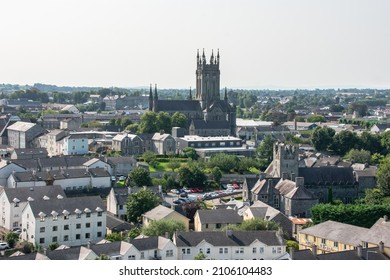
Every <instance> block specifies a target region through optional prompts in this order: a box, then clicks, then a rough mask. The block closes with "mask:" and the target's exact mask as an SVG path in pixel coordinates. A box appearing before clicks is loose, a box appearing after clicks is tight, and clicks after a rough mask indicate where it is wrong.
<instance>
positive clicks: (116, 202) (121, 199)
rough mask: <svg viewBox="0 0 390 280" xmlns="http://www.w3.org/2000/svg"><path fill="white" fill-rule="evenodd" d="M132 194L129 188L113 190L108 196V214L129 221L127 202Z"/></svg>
mask: <svg viewBox="0 0 390 280" xmlns="http://www.w3.org/2000/svg"><path fill="white" fill-rule="evenodd" d="M129 194H130V190H129V189H127V188H111V191H110V193H109V194H108V196H107V212H108V213H111V214H113V215H114V216H115V217H118V218H120V219H121V220H124V221H126V220H127V208H126V202H127V198H128V196H129Z"/></svg>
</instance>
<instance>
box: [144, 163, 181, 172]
mask: <svg viewBox="0 0 390 280" xmlns="http://www.w3.org/2000/svg"><path fill="white" fill-rule="evenodd" d="M167 165H168V162H158V164H157V165H156V166H155V167H153V166H151V165H149V170H150V172H172V169H171V168H168V166H167ZM175 171H177V169H176V170H175Z"/></svg>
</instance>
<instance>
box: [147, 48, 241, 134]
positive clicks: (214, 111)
mask: <svg viewBox="0 0 390 280" xmlns="http://www.w3.org/2000/svg"><path fill="white" fill-rule="evenodd" d="M219 61H220V57H219V50H218V52H217V55H216V56H215V55H214V52H212V53H211V56H210V60H209V62H208V61H207V59H206V56H205V54H204V50H203V54H202V56H200V55H199V50H198V52H197V56H196V66H197V68H196V93H195V97H194V98H193V96H192V92H191V90H190V93H189V96H188V98H187V100H161V99H159V97H158V93H157V86H156V87H155V89H154V94H153V92H152V87H150V93H149V110H150V111H153V112H156V113H158V112H167V113H169V114H170V115H173V114H174V113H176V112H180V113H182V114H184V115H185V116H186V117H187V119H188V121H189V131H188V133H189V135H198V136H235V134H236V106H235V105H233V106H232V105H230V104H229V102H228V98H227V89H226V88H225V94H224V98H223V99H221V97H220V70H219Z"/></svg>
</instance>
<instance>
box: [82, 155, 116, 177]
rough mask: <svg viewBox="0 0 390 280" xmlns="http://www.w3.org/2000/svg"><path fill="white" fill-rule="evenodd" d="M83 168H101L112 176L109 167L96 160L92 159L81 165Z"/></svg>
mask: <svg viewBox="0 0 390 280" xmlns="http://www.w3.org/2000/svg"><path fill="white" fill-rule="evenodd" d="M83 166H85V168H86V169H89V168H102V169H104V170H106V171H107V172H108V173H110V174H113V173H112V170H111V165H110V164H108V163H106V162H104V161H102V160H100V159H98V158H92V159H90V160H88V161H86V162H85V163H83Z"/></svg>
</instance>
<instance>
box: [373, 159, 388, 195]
mask: <svg viewBox="0 0 390 280" xmlns="http://www.w3.org/2000/svg"><path fill="white" fill-rule="evenodd" d="M376 177H377V184H378V188H379V189H380V190H381V192H382V193H383V195H384V196H390V157H387V158H385V159H384V160H382V162H381V163H380V165H379V168H378V172H377V173H376Z"/></svg>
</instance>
